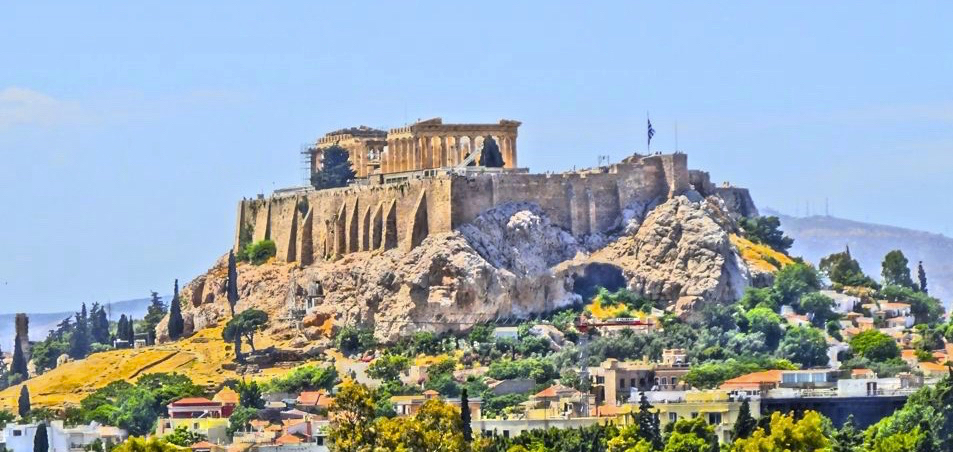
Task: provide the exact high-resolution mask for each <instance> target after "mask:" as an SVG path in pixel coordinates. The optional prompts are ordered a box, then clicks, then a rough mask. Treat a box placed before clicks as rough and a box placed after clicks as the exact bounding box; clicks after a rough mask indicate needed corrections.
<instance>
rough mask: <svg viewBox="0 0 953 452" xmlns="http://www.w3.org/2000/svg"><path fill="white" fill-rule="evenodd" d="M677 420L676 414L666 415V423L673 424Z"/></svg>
mask: <svg viewBox="0 0 953 452" xmlns="http://www.w3.org/2000/svg"><path fill="white" fill-rule="evenodd" d="M677 420H678V413H668V421H669V422H675V421H677Z"/></svg>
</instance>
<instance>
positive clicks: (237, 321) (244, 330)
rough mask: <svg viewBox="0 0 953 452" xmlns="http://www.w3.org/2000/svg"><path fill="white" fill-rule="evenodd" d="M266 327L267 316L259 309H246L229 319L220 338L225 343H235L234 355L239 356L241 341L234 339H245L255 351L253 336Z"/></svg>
mask: <svg viewBox="0 0 953 452" xmlns="http://www.w3.org/2000/svg"><path fill="white" fill-rule="evenodd" d="M266 325H268V314H267V313H265V311H262V310H260V309H246V310H244V311H242V312H241V313H240V314H238V315H236V316H235V317H232V318H231V319H229V321H228V323H226V324H225V329H224V330H222V338H223V339H225V340H226V341H235V343H236V347H238V348H236V350H235V354H236V355H240V354H241V350H240V348H241V340H240V339H236V338H245V341H246V342H248V346H249V347H251V350H252V351H253V352H254V351H255V334H257V333H258V332H259V331H261V330H262V329H263V328H264V327H265V326H266Z"/></svg>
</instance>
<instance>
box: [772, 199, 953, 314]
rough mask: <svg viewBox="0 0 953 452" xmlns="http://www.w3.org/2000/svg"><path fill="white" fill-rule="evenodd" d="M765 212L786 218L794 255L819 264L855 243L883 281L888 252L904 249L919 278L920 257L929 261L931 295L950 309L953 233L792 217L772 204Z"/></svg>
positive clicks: (854, 250)
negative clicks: (884, 264) (780, 211)
mask: <svg viewBox="0 0 953 452" xmlns="http://www.w3.org/2000/svg"><path fill="white" fill-rule="evenodd" d="M764 214H765V215H776V216H777V217H778V218H780V220H781V229H783V230H784V232H785V234H787V235H788V236H790V237H791V238H793V239H794V246H793V247H792V248H791V250H790V252H791V254H792V255H795V256H802V257H804V258H805V259H807V260H809V261H811V262H813V263H815V264H817V263H818V262H820V260H821V258H823V257H825V256H828V255H830V254H831V253H835V252H840V251H843V250H844V248H845V247H847V246H849V247H850V253H851V255H852V256H854V258H855V259H857V261H858V262H860V266H861V268H863V270H864V272H865V273H867V274H868V275H870V276H871V277H873V278H874V279H876V280H878V281H879V280H880V279H881V276H880V265H881V262H882V261H883V257H884V255H885V254H887V252H889V251H891V250H895V249H899V250H901V251H903V254H904V255H905V256H906V257H907V259H909V261H910V270H911V275H912V276H913V279H914V281H916V278H917V275H916V268H917V262H918V261H923V267H924V269H925V270H926V274H927V289H928V290H929V292H930V295H933V296H934V297H937V298H939V299H940V300H942V301H943V303H944V305H946V306H947V309H949V306H950V302H951V301H953V238H950V237H947V236H945V235H943V234H936V233H932V232H925V231H917V230H914V229H906V228H900V227H896V226H887V225H881V224H874V223H864V222H860V221H854V220H847V219H843V218H837V217H831V216H821V215H815V216H810V217H792V216H788V215H783V214H779V213H777V212H776V211H772V210H771V209H764Z"/></svg>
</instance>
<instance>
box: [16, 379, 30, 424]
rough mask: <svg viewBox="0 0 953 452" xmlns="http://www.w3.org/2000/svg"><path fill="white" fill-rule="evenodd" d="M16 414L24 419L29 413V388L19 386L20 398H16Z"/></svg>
mask: <svg viewBox="0 0 953 452" xmlns="http://www.w3.org/2000/svg"><path fill="white" fill-rule="evenodd" d="M17 414H19V415H20V417H21V418H24V419H26V417H27V416H29V415H30V389H29V388H27V387H26V385H23V386H20V398H19V399H18V400H17Z"/></svg>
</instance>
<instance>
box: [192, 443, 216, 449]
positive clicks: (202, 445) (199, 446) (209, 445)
mask: <svg viewBox="0 0 953 452" xmlns="http://www.w3.org/2000/svg"><path fill="white" fill-rule="evenodd" d="M213 447H215V445H214V444H212V443H210V442H208V441H199V442H197V443H195V444H193V445H191V446H189V448H190V449H211V448H213Z"/></svg>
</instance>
